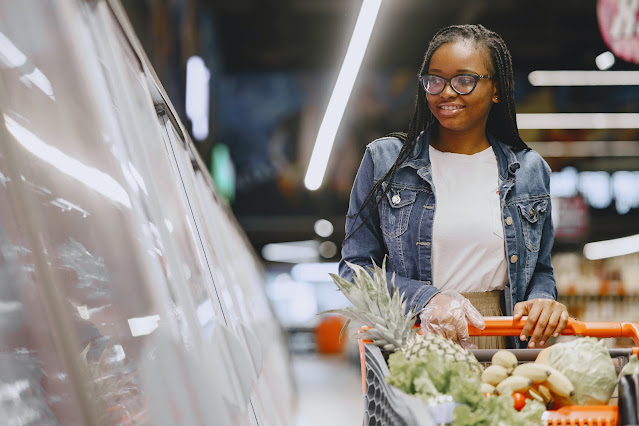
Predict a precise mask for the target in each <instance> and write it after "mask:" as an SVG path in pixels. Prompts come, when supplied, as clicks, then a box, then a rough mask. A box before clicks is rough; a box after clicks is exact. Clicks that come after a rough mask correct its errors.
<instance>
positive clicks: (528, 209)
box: [517, 200, 548, 223]
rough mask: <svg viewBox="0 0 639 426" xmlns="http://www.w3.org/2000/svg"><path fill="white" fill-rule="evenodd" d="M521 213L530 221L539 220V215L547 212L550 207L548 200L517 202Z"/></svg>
mask: <svg viewBox="0 0 639 426" xmlns="http://www.w3.org/2000/svg"><path fill="white" fill-rule="evenodd" d="M517 206H518V207H519V210H521V215H522V216H523V217H525V218H526V220H527V221H528V222H530V223H535V222H537V221H538V220H539V215H540V214H542V213H545V212H546V208H547V207H548V200H536V201H530V202H525V203H520V204H517Z"/></svg>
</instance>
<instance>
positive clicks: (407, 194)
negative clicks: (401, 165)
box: [386, 187, 417, 209]
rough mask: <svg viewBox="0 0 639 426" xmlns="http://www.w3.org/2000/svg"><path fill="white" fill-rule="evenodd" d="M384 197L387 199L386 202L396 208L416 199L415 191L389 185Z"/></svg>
mask: <svg viewBox="0 0 639 426" xmlns="http://www.w3.org/2000/svg"><path fill="white" fill-rule="evenodd" d="M386 198H387V199H388V204H390V206H391V207H392V208H394V209H398V208H400V207H404V206H406V205H408V204H412V203H414V202H415V200H416V199H417V191H412V190H410V189H402V188H395V187H391V189H390V190H389V191H388V192H387V193H386Z"/></svg>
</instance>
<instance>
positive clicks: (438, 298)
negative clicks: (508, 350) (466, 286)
mask: <svg viewBox="0 0 639 426" xmlns="http://www.w3.org/2000/svg"><path fill="white" fill-rule="evenodd" d="M419 318H420V320H421V328H422V330H423V331H424V333H435V334H441V335H442V336H444V337H446V338H448V339H450V340H452V341H453V342H456V343H459V344H460V345H461V346H462V347H464V348H467V349H472V348H473V347H474V345H473V344H472V343H471V342H470V338H469V336H468V323H469V322H470V323H471V324H472V325H474V326H475V327H477V328H479V329H480V330H483V329H484V327H485V326H486V325H485V324H484V318H483V317H482V315H481V314H480V313H479V311H477V309H475V307H474V306H473V305H472V304H471V303H470V301H469V300H468V299H466V298H465V297H463V296H462V295H461V294H459V293H457V292H456V291H452V290H446V291H442V292H441V293H437V294H436V295H434V296H433V298H432V299H430V301H429V302H428V303H427V304H426V306H425V307H424V309H422V311H421V312H420V314H419Z"/></svg>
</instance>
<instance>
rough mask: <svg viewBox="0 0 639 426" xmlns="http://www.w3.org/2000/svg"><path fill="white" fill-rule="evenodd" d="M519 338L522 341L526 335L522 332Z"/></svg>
mask: <svg viewBox="0 0 639 426" xmlns="http://www.w3.org/2000/svg"><path fill="white" fill-rule="evenodd" d="M519 340H521V341H522V342H523V341H524V340H526V335H525V334H522V335H521V336H519Z"/></svg>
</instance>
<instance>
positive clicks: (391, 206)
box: [380, 188, 417, 238]
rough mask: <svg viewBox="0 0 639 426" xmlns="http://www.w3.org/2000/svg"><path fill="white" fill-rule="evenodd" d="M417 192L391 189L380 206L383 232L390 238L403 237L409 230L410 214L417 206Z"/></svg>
mask: <svg viewBox="0 0 639 426" xmlns="http://www.w3.org/2000/svg"><path fill="white" fill-rule="evenodd" d="M416 198H417V191H411V190H409V189H399V188H391V189H390V190H389V191H388V192H387V193H386V196H385V197H384V199H383V200H382V202H381V204H380V206H381V209H382V212H381V213H382V214H381V226H382V232H384V234H385V235H386V236H388V237H390V238H396V237H399V236H400V235H402V234H403V233H404V232H406V230H407V229H408V220H409V218H410V212H411V210H412V208H413V205H414V204H415V200H416Z"/></svg>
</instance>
